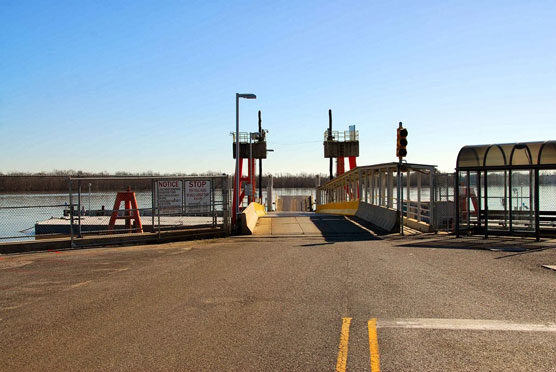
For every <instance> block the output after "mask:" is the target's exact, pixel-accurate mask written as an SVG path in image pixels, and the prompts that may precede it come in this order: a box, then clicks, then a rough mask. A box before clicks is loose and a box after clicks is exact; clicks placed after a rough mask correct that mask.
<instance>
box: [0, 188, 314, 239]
mask: <svg viewBox="0 0 556 372" xmlns="http://www.w3.org/2000/svg"><path fill="white" fill-rule="evenodd" d="M135 195H136V198H137V204H138V207H139V209H151V208H152V195H151V192H150V191H148V192H136V193H135ZM274 195H275V197H276V196H279V195H307V196H309V195H312V196H313V198H314V197H315V189H306V188H297V189H274ZM73 198H74V199H73V203H74V204H77V203H78V200H77V195H75V194H74V196H73ZM115 198H116V193H115V192H103V193H94V192H93V193H91V194H89V193H88V192H84V193H83V194H82V195H81V207H82V208H84V209H85V210H100V209H102V208H103V207H104V208H105V209H108V210H111V209H112V208H113V205H114V200H115ZM215 199H216V209H217V210H221V208H222V191H221V190H216V192H215ZM263 199H265V200H266V190H263ZM68 204H69V196H68V194H67V193H65V194H61V193H60V194H1V195H0V243H1V242H3V241H4V242H5V241H12V240H26V239H33V238H34V235H35V228H34V227H35V223H37V222H40V221H45V220H48V219H50V218H59V217H61V216H62V215H63V211H64V209H65V207H66V206H67V205H68ZM149 212H150V211H149Z"/></svg>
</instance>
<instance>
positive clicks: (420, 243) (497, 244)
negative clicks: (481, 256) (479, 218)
mask: <svg viewBox="0 0 556 372" xmlns="http://www.w3.org/2000/svg"><path fill="white" fill-rule="evenodd" d="M401 239H404V240H405V242H404V243H402V244H396V245H395V246H396V247H411V248H439V249H474V250H491V251H495V252H512V253H514V254H511V255H507V256H502V257H497V259H499V258H505V257H511V256H515V255H519V254H525V253H533V252H538V251H542V250H546V249H553V248H556V246H555V245H554V244H553V243H551V242H546V241H545V242H542V241H541V242H537V241H535V240H534V239H529V238H515V237H491V238H489V239H484V237H478V236H471V237H460V238H456V237H454V236H436V235H431V234H423V235H421V236H419V237H418V238H413V237H405V238H404V237H401V236H400V237H396V238H394V239H389V240H401ZM409 239H411V240H410V241H409V242H407V240H409ZM400 243H401V242H400Z"/></svg>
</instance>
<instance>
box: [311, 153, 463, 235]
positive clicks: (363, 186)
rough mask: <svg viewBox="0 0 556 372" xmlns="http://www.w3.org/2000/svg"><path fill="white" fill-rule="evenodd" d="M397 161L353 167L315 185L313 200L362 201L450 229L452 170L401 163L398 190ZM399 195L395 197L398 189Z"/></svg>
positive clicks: (451, 219)
mask: <svg viewBox="0 0 556 372" xmlns="http://www.w3.org/2000/svg"><path fill="white" fill-rule="evenodd" d="M397 173H398V163H384V164H376V165H369V166H362V167H356V168H355V169H352V170H350V171H349V172H346V173H344V174H343V175H340V176H338V177H336V178H334V179H333V180H331V181H329V182H327V183H326V184H325V185H323V186H320V187H318V188H317V204H328V203H337V202H346V201H355V200H358V201H360V202H364V203H367V204H370V205H375V206H379V207H383V208H388V209H393V210H399V209H400V206H401V210H402V213H403V215H404V218H411V219H414V220H417V221H418V222H423V223H426V224H429V225H430V226H431V227H432V228H433V229H434V230H451V229H453V225H454V221H455V216H454V208H453V204H454V199H453V190H454V188H453V180H454V175H453V174H441V173H438V172H437V171H436V167H435V166H433V165H425V164H403V166H402V168H401V172H400V177H401V185H402V187H401V190H398V189H397V185H398V182H397V181H398V179H397ZM398 191H401V195H403V198H402V199H400V198H399V197H398V195H399V192H398Z"/></svg>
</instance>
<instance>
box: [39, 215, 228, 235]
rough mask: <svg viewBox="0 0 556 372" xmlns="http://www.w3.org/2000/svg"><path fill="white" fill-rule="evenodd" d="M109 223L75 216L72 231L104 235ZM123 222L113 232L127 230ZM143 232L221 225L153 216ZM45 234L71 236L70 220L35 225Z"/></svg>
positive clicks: (215, 220)
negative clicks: (79, 230)
mask: <svg viewBox="0 0 556 372" xmlns="http://www.w3.org/2000/svg"><path fill="white" fill-rule="evenodd" d="M109 221H110V216H75V217H74V218H73V229H74V233H76V231H77V230H78V229H79V225H80V224H81V232H82V233H104V232H107V231H108V222H109ZM125 222H126V221H124V220H121V219H120V220H116V223H115V226H114V230H115V231H120V232H123V231H124V230H129V227H127V228H126V225H125ZM141 223H142V225H143V231H144V232H155V231H158V229H159V226H160V230H162V231H167V230H179V229H187V228H191V227H199V226H208V225H211V226H212V225H215V224H222V223H223V218H222V217H217V218H213V217H207V216H204V217H202V216H160V225H159V217H157V216H155V218H154V227H153V219H152V218H143V219H142V220H141ZM46 234H61V235H69V234H71V219H70V217H60V218H50V219H48V220H45V221H40V222H37V223H36V224H35V235H36V236H37V237H39V236H40V235H46Z"/></svg>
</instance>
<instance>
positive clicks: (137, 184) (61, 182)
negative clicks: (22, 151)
mask: <svg viewBox="0 0 556 372" xmlns="http://www.w3.org/2000/svg"><path fill="white" fill-rule="evenodd" d="M220 175H223V173H222V172H204V173H157V172H151V171H148V172H141V173H131V172H116V173H114V174H109V173H108V172H99V173H91V172H82V171H73V170H64V171H60V170H55V171H52V172H39V173H24V172H11V173H8V174H4V173H0V192H39V193H41V192H44V193H52V192H56V193H66V192H69V183H68V179H69V177H106V178H110V177H129V180H126V179H116V178H114V179H105V180H90V181H87V180H84V181H81V190H82V192H88V190H89V183H91V190H92V191H93V192H103V191H107V192H108V191H120V190H126V189H127V188H128V187H131V189H132V190H133V191H146V190H151V188H152V185H151V183H152V181H151V179H148V178H146V179H133V178H134V177H176V176H177V177H188V176H190V177H191V176H192V177H198V176H201V177H202V176H220ZM320 176H321V182H322V183H324V182H326V180H327V179H328V178H326V176H325V175H320ZM267 181H268V175H267V174H265V175H264V176H263V187H264V188H266V187H267ZM273 185H274V187H275V188H314V187H315V185H316V175H315V174H307V173H300V174H289V173H279V174H275V175H273ZM256 186H258V182H257V185H256ZM71 187H72V190H73V191H74V192H76V191H77V188H78V183H77V181H73V182H72V186H71Z"/></svg>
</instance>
